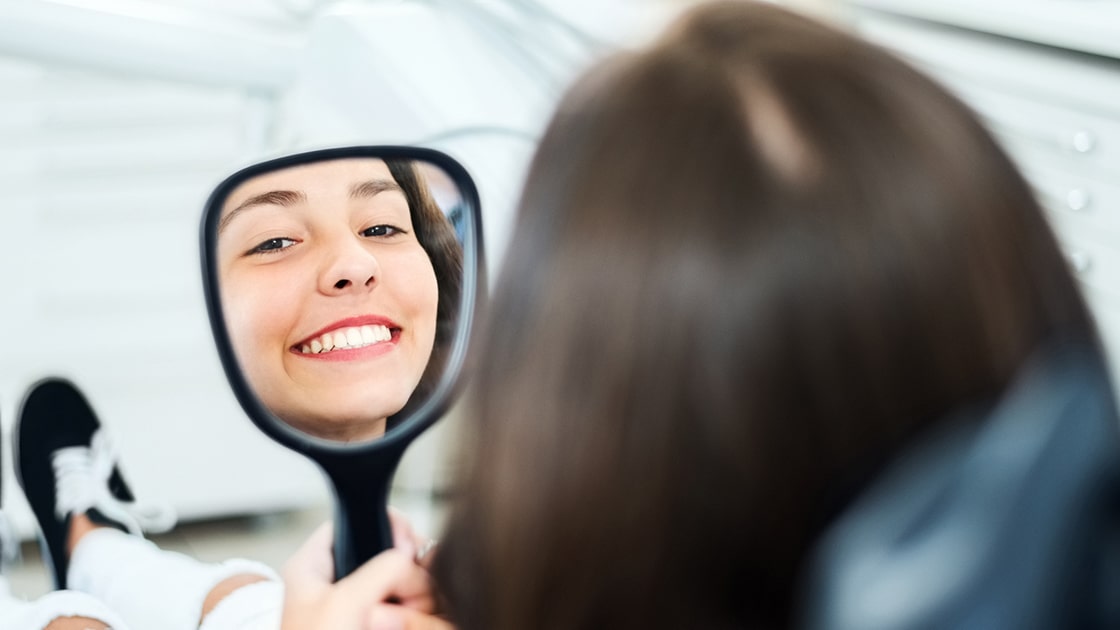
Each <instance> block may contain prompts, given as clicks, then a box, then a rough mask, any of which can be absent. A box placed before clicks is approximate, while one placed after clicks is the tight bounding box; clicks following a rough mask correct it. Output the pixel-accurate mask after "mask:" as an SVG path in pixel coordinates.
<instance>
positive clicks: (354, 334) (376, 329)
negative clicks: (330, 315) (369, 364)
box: [300, 325, 393, 354]
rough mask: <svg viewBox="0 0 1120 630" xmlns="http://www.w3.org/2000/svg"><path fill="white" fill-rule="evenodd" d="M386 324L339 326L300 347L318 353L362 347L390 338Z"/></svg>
mask: <svg viewBox="0 0 1120 630" xmlns="http://www.w3.org/2000/svg"><path fill="white" fill-rule="evenodd" d="M392 338H393V336H392V334H390V333H389V327H388V326H378V325H374V326H354V327H352V328H339V329H338V330H332V331H331V332H329V333H323V334H322V335H321V336H319V337H316V338H314V339H312V340H310V341H308V342H306V343H304V344H303V345H302V346H301V347H300V352H303V353H304V354H319V353H320V352H330V351H331V350H346V349H352V348H363V347H365V346H369V345H373V344H375V343H378V342H380V341H389V340H390V339H392Z"/></svg>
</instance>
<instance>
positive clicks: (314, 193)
mask: <svg viewBox="0 0 1120 630" xmlns="http://www.w3.org/2000/svg"><path fill="white" fill-rule="evenodd" d="M218 234H219V238H218V268H219V276H220V282H221V294H222V304H223V309H224V311H225V317H226V326H227V327H228V330H229V334H230V339H231V341H232V343H233V347H234V351H235V353H236V354H237V358H238V362H239V363H240V364H241V367H242V370H243V371H244V373H245V375H246V378H247V379H248V382H249V384H250V385H251V386H252V387H253V389H254V390H255V391H256V392H257V395H258V396H259V397H260V398H261V401H262V402H263V403H264V404H265V406H267V407H268V408H269V409H271V410H272V412H273V413H275V414H276V415H277V416H279V417H280V418H281V419H283V420H284V421H286V422H288V423H289V424H291V425H292V426H293V427H295V428H298V429H301V430H304V431H307V432H309V433H311V434H313V435H316V436H319V437H324V438H329V439H337V440H346V441H354V440H363V439H371V438H375V437H378V436H380V435H381V434H382V433H384V431H385V428H386V422H387V421H388V420H390V419H391V416H393V415H394V414H396V413H398V412H400V411H401V409H402V408H403V407H404V406H405V404H406V402H408V400H409V398H410V396H412V394H413V391H414V390H417V391H421V392H422V391H423V390H424V389H425V387H426V385H427V383H429V382H432V381H434V380H435V378H434V377H435V376H436V374H435V373H437V372H438V371H439V370H440V368H441V367H442V357H441V356H440V355H441V353H440V350H441V349H442V347H443V345H444V343H445V339H444V337H445V336H448V335H449V333H450V328H451V327H450V326H448V325H447V324H448V323H450V322H453V321H454V319H455V314H456V313H455V310H456V309H457V306H458V295H459V290H460V286H459V282H460V278H461V274H462V262H461V259H462V252H461V249H460V246H459V244H458V242H457V241H456V240H455V237H454V232H453V231H452V229H451V226H450V224H449V223H448V222H447V220H446V218H445V217H444V216H443V213H442V212H441V211H440V210H439V208H438V207H437V206H436V205H435V203H434V202H433V201H432V199H431V197H430V195H429V194H428V191H427V187H426V186H425V185H424V184H423V182H422V180H421V179H420V176H419V174H418V173H417V171H416V170H415V169H414V167H413V165H412V164H411V163H409V162H403V161H389V162H386V161H382V160H376V159H341V160H332V161H328V162H320V163H313V164H308V165H303V166H297V167H292V168H288V169H283V170H279V171H276V172H273V173H267V174H265V175H261V176H258V177H255V178H252V179H249V180H247V181H246V182H245V183H243V184H241V185H240V186H238V187H237V188H236V189H235V190H234V191H233V192H232V193H231V194H230V195H229V197H228V198H227V199H226V202H225V205H224V207H223V208H222V218H221V222H220V223H219V227H218ZM430 358H432V359H434V360H432V361H431V364H432V369H431V370H428V369H427V368H428V365H429V359H430ZM425 371H428V372H429V374H428V375H427V376H424V375H425ZM418 385H419V386H420V387H419V388H418ZM421 398H422V396H420V395H418V396H417V399H421Z"/></svg>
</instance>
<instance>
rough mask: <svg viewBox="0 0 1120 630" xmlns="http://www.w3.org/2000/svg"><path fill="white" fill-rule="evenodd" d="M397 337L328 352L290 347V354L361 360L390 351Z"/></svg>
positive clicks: (329, 358)
mask: <svg viewBox="0 0 1120 630" xmlns="http://www.w3.org/2000/svg"><path fill="white" fill-rule="evenodd" d="M398 340H399V337H398V336H396V335H393V339H391V340H390V341H382V342H380V343H375V344H373V345H369V346H362V347H361V348H347V349H345V350H331V351H330V352H319V353H314V352H301V351H299V350H296V349H295V348H292V350H291V352H292V354H294V355H296V356H298V357H300V358H302V359H312V360H315V361H361V360H363V359H372V358H374V357H379V356H381V355H383V354H385V353H386V352H390V351H392V350H393V349H394V348H396V347H397V341H398Z"/></svg>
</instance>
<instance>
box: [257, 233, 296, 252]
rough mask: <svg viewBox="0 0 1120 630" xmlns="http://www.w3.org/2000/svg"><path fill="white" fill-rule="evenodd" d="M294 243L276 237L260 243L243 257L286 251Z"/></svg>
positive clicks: (292, 240)
mask: <svg viewBox="0 0 1120 630" xmlns="http://www.w3.org/2000/svg"><path fill="white" fill-rule="evenodd" d="M296 242H297V241H296V240H295V239H291V238H285V237H283V236H280V237H277V238H270V239H268V240H267V241H264V242H263V243H260V244H259V245H257V246H256V247H254V248H252V249H250V250H249V251H247V252H245V255H246V256H251V255H253V254H271V253H274V252H278V251H281V250H284V249H287V248H289V247H291V246H292V245H295V244H296Z"/></svg>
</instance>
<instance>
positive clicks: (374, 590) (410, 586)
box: [335, 549, 432, 610]
mask: <svg viewBox="0 0 1120 630" xmlns="http://www.w3.org/2000/svg"><path fill="white" fill-rule="evenodd" d="M335 590H336V592H337V593H338V595H339V597H340V598H343V599H346V600H348V601H352V602H362V603H363V604H364V606H365V607H366V608H367V609H368V608H370V607H372V606H375V605H377V604H380V603H382V602H384V601H385V600H387V599H389V598H396V599H398V600H400V601H403V602H407V603H408V604H409V605H410V606H414V607H416V608H419V609H421V610H428V609H430V608H431V606H432V598H431V586H430V585H429V583H428V574H427V572H426V571H424V570H423V569H422V568H420V567H419V566H417V565H416V563H415V562H413V560H412V556H410V555H409V554H408V553H405V552H403V551H400V550H397V549H390V550H388V551H383V552H381V553H380V554H378V555H376V556H374V558H373V559H372V560H370V561H368V562H366V563H365V564H363V565H362V566H360V567H358V568H357V569H356V570H355V571H354V572H353V573H351V574H350V575H348V576H346V577H345V578H343V579H341V580H339V581H338V583H337V584H335Z"/></svg>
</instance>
